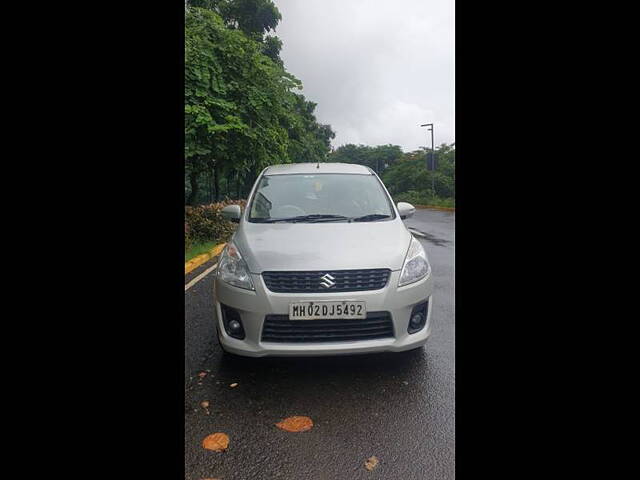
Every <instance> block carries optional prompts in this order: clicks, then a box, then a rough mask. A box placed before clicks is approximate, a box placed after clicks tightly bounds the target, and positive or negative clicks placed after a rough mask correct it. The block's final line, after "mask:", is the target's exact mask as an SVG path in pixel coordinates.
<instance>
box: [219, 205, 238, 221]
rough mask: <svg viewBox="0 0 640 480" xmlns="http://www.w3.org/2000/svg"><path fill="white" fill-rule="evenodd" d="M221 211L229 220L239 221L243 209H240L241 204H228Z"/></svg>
mask: <svg viewBox="0 0 640 480" xmlns="http://www.w3.org/2000/svg"><path fill="white" fill-rule="evenodd" d="M220 213H221V214H222V216H223V217H224V218H226V219H227V220H229V221H231V222H235V223H239V222H240V214H241V213H242V210H241V209H240V205H227V206H226V207H224V208H223V209H222V210H220Z"/></svg>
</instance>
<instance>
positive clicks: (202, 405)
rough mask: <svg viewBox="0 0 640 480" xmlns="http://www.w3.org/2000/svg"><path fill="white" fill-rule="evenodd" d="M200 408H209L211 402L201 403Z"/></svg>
mask: <svg viewBox="0 0 640 480" xmlns="http://www.w3.org/2000/svg"><path fill="white" fill-rule="evenodd" d="M200 406H201V407H202V408H209V401H208V400H204V401H202V402H201V403H200Z"/></svg>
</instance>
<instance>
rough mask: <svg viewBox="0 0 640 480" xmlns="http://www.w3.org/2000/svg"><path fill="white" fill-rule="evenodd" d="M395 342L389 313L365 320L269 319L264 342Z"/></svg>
mask: <svg viewBox="0 0 640 480" xmlns="http://www.w3.org/2000/svg"><path fill="white" fill-rule="evenodd" d="M377 338H393V322H392V321H391V315H390V314H389V312H369V313H368V314H367V318H365V319H348V320H289V315H267V316H266V317H265V320H264V327H263V328H262V341H263V342H279V343H317V342H346V341H351V342H352V341H357V340H374V339H377Z"/></svg>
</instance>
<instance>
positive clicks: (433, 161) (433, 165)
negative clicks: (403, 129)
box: [420, 123, 436, 195]
mask: <svg viewBox="0 0 640 480" xmlns="http://www.w3.org/2000/svg"><path fill="white" fill-rule="evenodd" d="M420 126H421V127H429V131H431V170H432V171H435V169H436V157H435V150H434V147H433V123H425V124H423V125H420ZM428 138H429V137H428V134H427V139H428ZM427 170H429V163H428V162H427ZM431 191H433V194H434V195H435V193H436V179H435V176H434V175H431Z"/></svg>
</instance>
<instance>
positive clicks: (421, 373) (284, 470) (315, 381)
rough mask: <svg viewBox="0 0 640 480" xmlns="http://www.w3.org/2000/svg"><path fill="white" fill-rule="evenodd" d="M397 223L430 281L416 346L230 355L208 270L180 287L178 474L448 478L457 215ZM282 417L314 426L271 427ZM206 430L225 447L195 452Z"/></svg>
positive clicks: (427, 214)
mask: <svg viewBox="0 0 640 480" xmlns="http://www.w3.org/2000/svg"><path fill="white" fill-rule="evenodd" d="M406 224H407V226H408V227H409V228H413V229H415V231H416V232H417V234H416V236H417V238H419V240H420V241H421V243H422V245H423V246H424V247H425V249H426V250H427V254H428V255H429V260H430V261H431V265H432V268H433V275H434V280H435V294H434V307H433V308H434V311H433V322H434V323H433V333H432V335H431V338H430V339H429V341H428V342H427V345H426V347H425V349H424V351H418V352H417V353H416V352H408V353H401V354H375V355H355V356H342V357H324V358H262V359H250V358H247V359H245V358H241V357H239V358H234V359H231V360H229V359H226V358H223V357H222V354H221V351H220V347H219V345H218V342H217V340H216V336H215V330H214V328H215V327H214V325H213V322H212V318H211V311H212V309H213V297H212V295H213V294H212V292H213V274H211V273H210V274H208V275H206V276H205V277H204V278H202V279H201V280H200V281H198V282H197V283H195V284H194V285H193V286H192V287H191V288H190V289H189V290H188V291H185V315H186V318H185V321H186V323H185V356H186V358H185V364H186V370H185V479H187V480H200V479H202V478H233V479H254V478H283V479H301V478H314V479H325V478H326V479H359V478H363V479H365V478H366V479H373V478H377V479H380V478H385V479H396V478H398V479H400V478H402V479H407V480H408V479H423V478H433V479H438V480H443V479H450V478H454V458H455V436H454V427H455V405H454V380H455V364H454V358H455V345H454V337H455V311H454V310H455V309H454V295H455V286H454V269H455V260H454V246H455V232H454V229H455V213H452V212H442V211H436V210H417V211H416V213H415V215H414V217H413V218H410V219H408V220H407V221H406ZM211 266H213V262H210V264H207V265H205V266H203V267H202V268H203V269H205V270H206V268H210V267H211ZM194 273H196V272H194ZM200 373H203V377H202V378H201V377H200V375H198V374H200ZM234 383H237V384H238V385H237V386H235V387H230V385H231V384H234ZM203 401H207V402H209V406H208V408H207V409H205V408H203V407H201V402H203ZM292 415H306V416H309V417H311V418H312V419H313V422H314V426H313V428H312V429H311V430H310V431H307V432H303V433H288V432H284V431H281V430H279V429H277V428H276V427H275V426H274V424H275V423H277V422H279V421H280V420H282V419H284V418H286V417H289V416H292ZM215 432H223V433H226V434H227V435H228V436H229V447H228V449H227V451H225V452H222V453H218V452H213V451H210V450H205V449H204V448H203V447H202V440H203V439H204V438H205V437H206V436H207V435H209V434H211V433H215ZM372 456H376V457H377V459H378V460H379V463H378V465H377V466H376V467H375V468H374V470H373V471H368V470H367V469H366V468H365V461H366V460H367V459H368V458H370V457H372Z"/></svg>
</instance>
